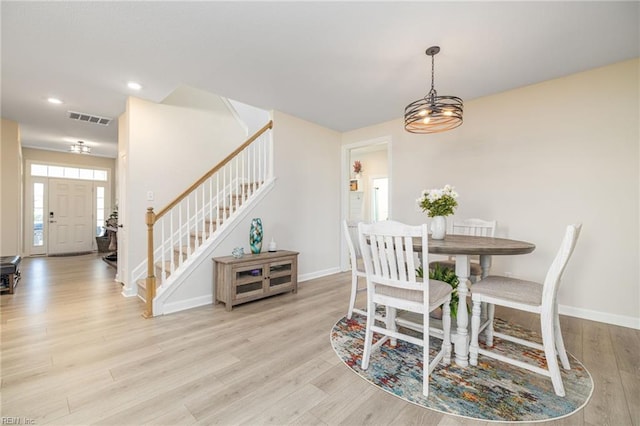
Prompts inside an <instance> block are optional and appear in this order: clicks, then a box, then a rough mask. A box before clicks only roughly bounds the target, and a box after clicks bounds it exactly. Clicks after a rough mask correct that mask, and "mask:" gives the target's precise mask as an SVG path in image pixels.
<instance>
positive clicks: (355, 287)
mask: <svg viewBox="0 0 640 426" xmlns="http://www.w3.org/2000/svg"><path fill="white" fill-rule="evenodd" d="M357 294H358V276H357V275H356V274H353V273H352V274H351V297H350V298H349V311H348V312H347V319H351V316H352V315H353V308H354V307H355V306H356V296H357Z"/></svg>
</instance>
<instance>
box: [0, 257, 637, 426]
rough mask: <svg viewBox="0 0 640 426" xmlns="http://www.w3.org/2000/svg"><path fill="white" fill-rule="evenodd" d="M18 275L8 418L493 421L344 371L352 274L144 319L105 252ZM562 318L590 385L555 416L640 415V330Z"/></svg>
mask: <svg viewBox="0 0 640 426" xmlns="http://www.w3.org/2000/svg"><path fill="white" fill-rule="evenodd" d="M22 275H23V280H22V282H21V283H20V285H19V286H18V287H17V288H16V293H15V294H14V295H9V294H3V295H2V296H1V297H0V308H1V311H0V313H1V317H0V318H1V331H2V336H1V343H2V350H1V356H2V359H1V367H2V383H1V387H0V390H1V395H0V398H1V408H0V410H1V414H2V416H3V420H2V423H3V424H6V423H7V420H5V419H6V418H7V417H12V418H15V417H18V418H19V420H20V421H21V424H28V422H29V421H33V422H34V424H39V425H40V424H60V425H86V424H104V425H142V424H153V425H189V424H223V425H227V424H229V425H231V424H234V425H235V424H246V425H254V424H297V425H334V424H345V425H357V424H394V425H418V424H425V425H432V424H433V425H479V424H490V423H484V422H478V421H470V420H465V419H461V418H457V417H454V416H447V415H443V414H440V413H437V412H434V411H430V410H426V409H423V408H420V407H417V406H414V405H412V404H409V403H406V402H404V401H402V400H400V399H398V398H396V397H393V396H391V395H388V394H387V393H385V392H383V391H381V390H378V389H377V388H375V387H374V386H371V385H369V384H367V383H366V382H365V381H364V380H362V379H360V378H359V377H358V376H356V375H355V374H353V373H352V372H350V371H348V369H347V368H346V367H345V366H344V365H343V364H342V363H341V362H340V361H339V360H338V358H337V357H336V355H335V354H334V352H333V350H332V349H331V345H330V343H329V331H330V330H331V327H332V325H333V324H334V323H335V322H336V321H337V320H338V319H339V318H340V317H342V316H343V315H344V314H345V313H346V310H347V304H348V299H349V286H350V274H348V273H343V274H337V275H332V276H329V277H326V278H321V279H316V280H312V281H307V282H304V283H301V284H300V286H299V290H298V293H297V294H291V293H289V294H284V295H280V296H275V297H272V298H268V299H265V300H261V301H258V302H255V303H249V304H246V305H241V306H238V307H235V308H234V309H233V311H232V312H225V309H224V306H223V305H215V306H214V305H210V306H205V307H201V308H197V309H192V310H189V311H186V312H181V313H177V314H172V315H167V316H164V317H158V318H154V319H149V320H145V319H143V318H142V317H141V312H142V310H143V304H142V302H141V301H139V300H138V299H137V298H124V297H122V296H121V295H120V291H121V286H120V285H119V284H118V283H115V282H114V281H113V278H114V270H113V269H112V268H110V267H108V266H107V265H106V264H105V263H104V262H102V261H101V260H100V258H99V257H98V255H84V256H77V257H53V258H31V259H24V260H23V262H22ZM498 315H500V316H501V317H503V318H506V319H510V320H512V321H516V322H519V323H521V324H524V325H527V326H530V327H532V328H536V327H537V326H536V323H535V321H534V317H530V316H525V315H522V314H517V315H516V314H515V313H513V312H510V311H506V310H501V311H498ZM562 326H563V328H564V336H565V342H566V345H567V348H568V350H569V351H570V352H571V353H572V354H574V355H575V356H576V357H577V358H578V359H580V360H582V362H583V363H584V364H585V366H586V367H587V368H588V370H589V371H590V372H591V374H592V375H593V378H594V381H595V392H594V395H593V397H592V399H591V401H590V402H589V404H588V405H587V406H586V407H585V408H584V409H583V410H581V411H580V412H578V413H577V414H575V415H573V416H571V417H569V418H566V419H562V420H560V421H555V422H550V423H547V424H558V425H583V424H584V425H616V426H617V425H638V424H639V422H640V401H639V398H640V355H639V354H640V332H639V331H638V330H633V329H628V328H622V327H615V326H610V325H606V324H602V323H596V322H591V321H586V320H580V319H575V318H570V317H562Z"/></svg>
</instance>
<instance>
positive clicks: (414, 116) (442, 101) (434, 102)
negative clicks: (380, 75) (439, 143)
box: [404, 46, 462, 133]
mask: <svg viewBox="0 0 640 426" xmlns="http://www.w3.org/2000/svg"><path fill="white" fill-rule="evenodd" d="M438 52H440V47H439V46H432V47H430V48H428V49H427V52H426V53H427V55H428V56H431V90H430V91H429V93H427V95H426V96H425V97H424V98H421V99H418V100H417V101H414V102H411V103H410V104H409V105H407V106H406V108H405V109H404V128H405V130H406V131H407V132H411V133H438V132H445V131H447V130H451V129H455V128H456V127H458V126H460V125H461V124H462V99H460V98H459V97H457V96H438V93H437V92H436V89H435V88H434V87H433V80H434V78H433V75H434V72H433V70H434V58H433V57H434V56H435V55H436V54H437V53H438Z"/></svg>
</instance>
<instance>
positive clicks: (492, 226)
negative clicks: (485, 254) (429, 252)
mask: <svg viewBox="0 0 640 426" xmlns="http://www.w3.org/2000/svg"><path fill="white" fill-rule="evenodd" d="M496 223H497V222H496V221H495V220H483V219H475V218H474V219H464V220H454V222H453V225H452V228H451V234H453V235H472V236H478V237H493V236H495V233H496ZM476 257H477V256H476ZM435 265H440V267H441V268H448V269H452V270H454V271H455V270H456V261H455V258H454V257H452V256H449V258H448V259H446V260H434V261H432V262H430V263H429V268H430V269H433V268H435ZM469 267H470V274H469V280H471V282H472V283H473V282H476V281H478V280H479V279H480V278H481V277H482V273H483V271H482V266H481V265H480V262H479V260H478V259H472V260H471V262H470V263H469ZM488 272H489V271H484V273H485V275H486V274H487V273H488Z"/></svg>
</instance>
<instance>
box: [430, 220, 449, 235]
mask: <svg viewBox="0 0 640 426" xmlns="http://www.w3.org/2000/svg"><path fill="white" fill-rule="evenodd" d="M446 231H447V221H446V220H445V218H444V216H434V217H433V219H432V220H431V238H433V239H434V240H444V234H445V233H446Z"/></svg>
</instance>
